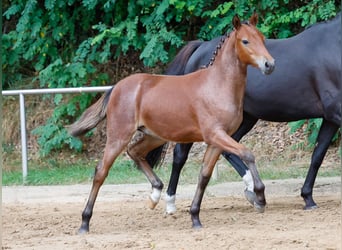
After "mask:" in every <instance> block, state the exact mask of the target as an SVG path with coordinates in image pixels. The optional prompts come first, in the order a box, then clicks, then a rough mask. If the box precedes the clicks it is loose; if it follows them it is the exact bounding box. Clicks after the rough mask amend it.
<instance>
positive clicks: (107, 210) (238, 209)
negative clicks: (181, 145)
mask: <svg viewBox="0 0 342 250" xmlns="http://www.w3.org/2000/svg"><path fill="white" fill-rule="evenodd" d="M303 182H304V180H302V179H295V180H293V179H291V180H277V181H265V182H264V183H265V185H266V199H267V203H268V204H267V209H266V211H265V213H263V214H258V213H257V212H255V211H254V209H253V207H252V206H251V205H250V204H249V203H248V202H247V201H246V200H245V199H244V197H243V185H242V183H241V182H239V183H235V182H234V183H224V184H218V185H211V186H209V187H208V189H207V192H206V194H205V197H204V200H203V203H202V210H201V213H200V218H201V221H202V224H203V226H204V227H203V228H202V229H200V230H195V229H192V228H191V220H190V215H189V213H188V210H189V207H190V204H191V199H192V196H193V194H194V191H195V185H186V186H180V187H179V189H178V197H177V198H178V199H177V202H176V203H177V208H178V211H177V213H176V214H175V215H173V216H165V215H164V205H165V202H164V201H163V200H161V201H160V203H159V205H158V206H157V207H156V209H155V210H150V209H148V208H147V205H146V200H147V199H146V197H147V196H148V194H149V192H150V190H151V188H150V186H149V185H148V184H138V185H104V186H103V187H102V189H101V191H100V193H99V197H98V200H97V203H96V205H95V209H94V215H93V218H92V220H91V224H90V233H89V234H87V235H77V233H76V232H77V229H78V227H79V226H80V219H81V212H82V210H83V208H84V205H85V202H86V199H87V197H88V192H89V190H90V185H71V186H41V187H22V186H18V187H3V188H2V195H3V200H2V202H3V203H2V206H3V207H2V221H3V230H2V249H176V250H177V249H179V250H181V249H206V250H209V249H320V250H321V249H342V247H341V244H342V243H341V178H319V179H318V180H317V181H316V185H315V189H314V198H315V200H316V202H317V203H318V205H319V208H318V209H315V210H312V211H304V210H302V207H303V204H304V203H303V201H302V198H301V197H300V196H299V193H300V188H301V186H302V184H303Z"/></svg>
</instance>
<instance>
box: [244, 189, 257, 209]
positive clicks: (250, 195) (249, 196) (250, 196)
mask: <svg viewBox="0 0 342 250" xmlns="http://www.w3.org/2000/svg"><path fill="white" fill-rule="evenodd" d="M245 197H246V199H247V201H248V202H249V203H251V205H253V206H254V202H255V201H256V200H257V198H256V194H255V193H254V192H252V191H249V190H247V189H245Z"/></svg>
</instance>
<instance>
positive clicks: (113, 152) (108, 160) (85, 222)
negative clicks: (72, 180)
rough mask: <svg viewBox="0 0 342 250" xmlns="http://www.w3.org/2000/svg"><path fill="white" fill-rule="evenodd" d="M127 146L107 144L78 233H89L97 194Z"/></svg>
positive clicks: (97, 167)
mask: <svg viewBox="0 0 342 250" xmlns="http://www.w3.org/2000/svg"><path fill="white" fill-rule="evenodd" d="M125 146H126V145H125V144H122V143H120V142H118V143H112V144H110V145H108V143H107V144H106V147H105V152H104V156H103V159H102V161H101V162H99V164H98V165H97V166H96V169H95V176H94V178H93V186H92V188H91V191H90V194H89V198H88V202H87V205H86V207H85V208H84V210H83V213H82V224H81V227H80V229H79V230H78V232H79V233H80V234H84V233H87V232H89V221H90V218H91V216H92V214H93V208H94V204H95V201H96V197H97V194H98V192H99V190H100V187H101V186H102V184H103V182H104V180H105V179H106V177H107V175H108V171H109V169H110V168H111V166H112V165H113V163H114V161H115V159H116V158H117V156H118V155H119V154H120V153H121V152H122V150H123V149H124V147H125Z"/></svg>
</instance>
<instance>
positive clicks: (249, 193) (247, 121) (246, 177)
mask: <svg viewBox="0 0 342 250" xmlns="http://www.w3.org/2000/svg"><path fill="white" fill-rule="evenodd" d="M257 121H258V119H257V118H255V117H253V116H251V115H249V114H247V113H246V112H244V116H243V121H242V123H241V125H240V127H239V129H238V130H237V131H236V132H235V133H234V134H233V135H232V138H233V139H234V140H236V141H237V142H239V141H240V140H241V138H242V137H243V136H244V135H246V134H247V133H248V132H249V131H250V130H251V129H252V128H253V127H254V125H255V124H256V122H257ZM222 155H223V157H224V158H226V160H227V161H229V163H230V164H231V165H232V166H233V167H234V169H235V170H236V171H237V172H238V174H239V175H240V176H241V177H242V180H243V182H244V183H245V185H246V188H245V191H244V193H245V197H246V199H247V200H248V201H249V202H250V203H251V204H252V205H253V204H254V201H255V199H256V197H255V193H254V183H253V177H252V175H251V172H250V171H249V169H248V167H247V166H246V164H245V163H244V162H243V161H241V159H240V158H239V157H238V156H237V155H234V154H231V153H228V152H223V153H222Z"/></svg>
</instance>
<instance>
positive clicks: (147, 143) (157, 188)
mask: <svg viewBox="0 0 342 250" xmlns="http://www.w3.org/2000/svg"><path fill="white" fill-rule="evenodd" d="M141 133H142V132H141ZM164 143H165V141H163V140H161V139H159V138H156V137H152V136H150V135H147V134H143V136H142V137H140V138H139V139H138V140H137V141H136V142H134V143H133V144H131V145H129V147H128V150H127V152H128V154H129V156H130V157H131V158H132V159H133V160H134V161H135V162H136V164H137V165H138V166H139V168H140V169H141V170H142V171H143V173H144V174H145V175H146V177H147V178H148V180H149V181H150V183H151V185H152V194H151V195H150V197H149V198H150V204H149V206H150V208H151V209H154V208H155V206H156V205H157V204H158V202H159V200H160V196H161V191H162V189H163V186H164V184H163V182H162V181H161V180H160V179H159V177H158V176H157V175H156V174H155V173H154V172H153V169H152V168H151V166H150V165H149V164H148V162H147V160H146V158H145V157H146V155H147V154H148V152H150V151H151V150H152V149H154V148H157V147H158V146H160V145H162V144H164Z"/></svg>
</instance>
